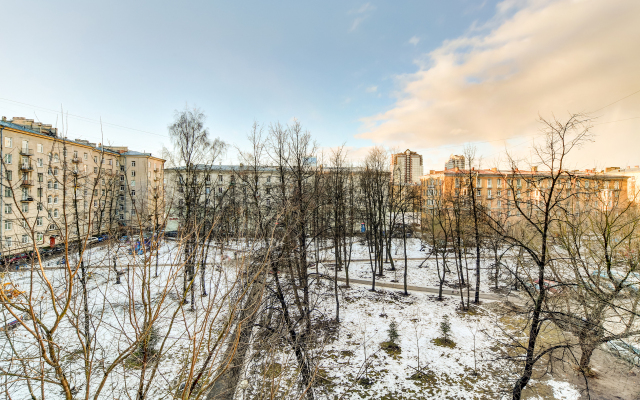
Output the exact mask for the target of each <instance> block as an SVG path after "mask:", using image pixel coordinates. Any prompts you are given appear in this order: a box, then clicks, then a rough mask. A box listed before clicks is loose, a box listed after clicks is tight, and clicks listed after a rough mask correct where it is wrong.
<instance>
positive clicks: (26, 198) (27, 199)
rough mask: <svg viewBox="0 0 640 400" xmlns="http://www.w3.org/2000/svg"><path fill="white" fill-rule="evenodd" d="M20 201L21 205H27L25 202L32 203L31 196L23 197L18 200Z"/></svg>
mask: <svg viewBox="0 0 640 400" xmlns="http://www.w3.org/2000/svg"><path fill="white" fill-rule="evenodd" d="M20 201H21V202H23V203H27V202H29V201H33V197H31V196H23V197H22V198H21V199H20Z"/></svg>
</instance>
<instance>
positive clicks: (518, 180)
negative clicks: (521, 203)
mask: <svg viewBox="0 0 640 400" xmlns="http://www.w3.org/2000/svg"><path fill="white" fill-rule="evenodd" d="M516 186H518V187H522V180H521V179H520V178H518V179H517V180H516Z"/></svg>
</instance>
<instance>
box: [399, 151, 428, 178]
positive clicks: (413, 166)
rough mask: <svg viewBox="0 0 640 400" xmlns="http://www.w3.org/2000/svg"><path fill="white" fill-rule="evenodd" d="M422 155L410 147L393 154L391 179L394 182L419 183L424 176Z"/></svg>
mask: <svg viewBox="0 0 640 400" xmlns="http://www.w3.org/2000/svg"><path fill="white" fill-rule="evenodd" d="M422 173H423V171H422V156H421V155H420V154H418V153H416V152H415V151H411V150H409V149H407V150H405V151H404V152H403V153H397V154H393V155H392V156H391V181H392V182H393V183H394V184H407V183H412V184H419V183H420V177H421V176H422Z"/></svg>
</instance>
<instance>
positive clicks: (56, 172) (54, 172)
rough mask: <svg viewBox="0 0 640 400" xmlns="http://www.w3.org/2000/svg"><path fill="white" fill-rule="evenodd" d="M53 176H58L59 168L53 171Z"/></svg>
mask: <svg viewBox="0 0 640 400" xmlns="http://www.w3.org/2000/svg"><path fill="white" fill-rule="evenodd" d="M53 175H54V176H57V175H58V167H55V168H54V169H53Z"/></svg>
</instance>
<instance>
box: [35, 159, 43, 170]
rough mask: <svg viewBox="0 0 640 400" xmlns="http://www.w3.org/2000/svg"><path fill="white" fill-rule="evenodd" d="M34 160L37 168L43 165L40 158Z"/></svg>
mask: <svg viewBox="0 0 640 400" xmlns="http://www.w3.org/2000/svg"><path fill="white" fill-rule="evenodd" d="M36 162H37V165H38V168H42V165H43V162H42V158H38V160H37V161H36Z"/></svg>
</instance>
